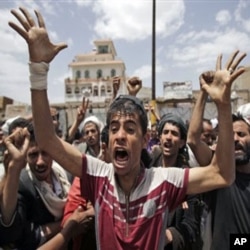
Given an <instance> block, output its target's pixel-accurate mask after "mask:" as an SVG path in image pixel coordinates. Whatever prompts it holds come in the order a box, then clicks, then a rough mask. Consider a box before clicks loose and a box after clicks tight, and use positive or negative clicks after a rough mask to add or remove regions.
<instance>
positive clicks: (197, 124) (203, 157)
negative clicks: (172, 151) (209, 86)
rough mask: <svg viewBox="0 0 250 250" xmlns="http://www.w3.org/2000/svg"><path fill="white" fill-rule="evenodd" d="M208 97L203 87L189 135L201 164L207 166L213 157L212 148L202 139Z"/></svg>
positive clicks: (194, 111)
mask: <svg viewBox="0 0 250 250" xmlns="http://www.w3.org/2000/svg"><path fill="white" fill-rule="evenodd" d="M201 81H203V76H202V75H201V76H200V82H201ZM207 97H208V94H207V92H206V91H205V90H203V89H202V88H201V90H200V94H199V96H198V98H197V101H196V103H195V106H194V109H193V112H192V116H191V119H190V124H189V129H188V135H187V144H188V145H189V147H190V149H191V150H192V152H193V153H194V156H195V158H196V160H197V161H198V163H199V164H200V166H207V165H208V164H209V163H210V161H211V158H212V150H211V149H210V148H209V147H208V145H207V144H206V143H204V142H203V141H202V140H201V139H200V138H201V132H202V119H203V114H204V109H205V106H206V99H207Z"/></svg>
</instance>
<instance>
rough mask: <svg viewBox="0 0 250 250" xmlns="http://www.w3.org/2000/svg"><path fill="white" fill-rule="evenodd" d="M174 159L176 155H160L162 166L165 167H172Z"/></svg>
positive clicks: (174, 162)
mask: <svg viewBox="0 0 250 250" xmlns="http://www.w3.org/2000/svg"><path fill="white" fill-rule="evenodd" d="M176 160H177V157H176V155H173V156H167V157H166V156H164V155H163V157H162V166H163V167H165V168H167V167H173V166H175V165H176Z"/></svg>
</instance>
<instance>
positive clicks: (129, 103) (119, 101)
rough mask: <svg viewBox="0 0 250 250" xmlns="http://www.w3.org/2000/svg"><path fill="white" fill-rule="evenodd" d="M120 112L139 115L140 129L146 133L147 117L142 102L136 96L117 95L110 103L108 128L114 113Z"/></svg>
mask: <svg viewBox="0 0 250 250" xmlns="http://www.w3.org/2000/svg"><path fill="white" fill-rule="evenodd" d="M117 112H121V113H122V114H134V113H135V112H136V113H137V114H138V115H139V119H140V124H141V129H142V133H143V135H145V134H146V133H147V126H148V117H147V113H146V111H145V109H144V106H143V103H142V102H141V101H140V100H139V99H138V98H136V97H134V96H130V95H120V96H118V97H117V98H116V99H115V100H114V101H113V102H112V103H111V105H110V107H109V110H108V113H107V120H106V124H107V126H108V128H109V125H110V122H111V119H112V117H113V116H114V114H116V113H117Z"/></svg>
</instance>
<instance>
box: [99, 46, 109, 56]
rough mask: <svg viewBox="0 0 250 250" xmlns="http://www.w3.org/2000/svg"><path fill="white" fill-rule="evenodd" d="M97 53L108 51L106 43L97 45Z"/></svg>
mask: <svg viewBox="0 0 250 250" xmlns="http://www.w3.org/2000/svg"><path fill="white" fill-rule="evenodd" d="M98 53H99V54H107V53H108V45H100V46H98Z"/></svg>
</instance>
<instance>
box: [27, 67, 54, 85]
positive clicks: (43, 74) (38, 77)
mask: <svg viewBox="0 0 250 250" xmlns="http://www.w3.org/2000/svg"><path fill="white" fill-rule="evenodd" d="M29 69H30V88H31V89H35V90H45V89H47V75H48V71H49V64H48V63H45V62H40V63H34V62H30V63H29Z"/></svg>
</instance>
